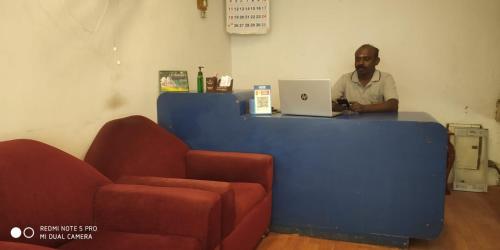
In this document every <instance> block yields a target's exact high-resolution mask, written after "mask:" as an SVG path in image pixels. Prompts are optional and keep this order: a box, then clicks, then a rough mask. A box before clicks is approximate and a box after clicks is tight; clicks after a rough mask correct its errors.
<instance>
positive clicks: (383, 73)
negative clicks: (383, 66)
mask: <svg viewBox="0 0 500 250" xmlns="http://www.w3.org/2000/svg"><path fill="white" fill-rule="evenodd" d="M378 72H380V78H392V75H391V74H390V73H387V72H383V71H380V70H379V71H378Z"/></svg>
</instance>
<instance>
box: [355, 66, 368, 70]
mask: <svg viewBox="0 0 500 250" xmlns="http://www.w3.org/2000/svg"><path fill="white" fill-rule="evenodd" d="M358 69H366V67H364V66H361V65H358V66H356V70H358Z"/></svg>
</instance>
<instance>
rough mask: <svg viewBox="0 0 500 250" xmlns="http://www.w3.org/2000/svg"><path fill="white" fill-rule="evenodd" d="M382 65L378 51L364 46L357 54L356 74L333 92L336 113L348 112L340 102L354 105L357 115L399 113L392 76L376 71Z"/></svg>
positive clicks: (355, 60)
mask: <svg viewBox="0 0 500 250" xmlns="http://www.w3.org/2000/svg"><path fill="white" fill-rule="evenodd" d="M379 62H380V58H379V57H378V49H377V48H376V47H374V46H372V45H370V44H364V45H362V46H361V47H359V49H358V50H356V53H355V55H354V66H355V68H356V70H355V71H354V72H352V73H347V74H344V75H342V76H341V77H340V79H339V80H338V81H337V83H335V85H334V86H333V88H332V99H333V101H332V104H333V110H334V111H342V110H343V109H344V108H343V107H342V106H341V105H340V104H339V103H338V102H339V100H338V99H339V98H345V99H347V100H348V101H349V102H350V108H351V110H352V111H355V112H360V113H364V112H397V111H398V104H399V100H398V93H397V91H396V84H395V82H394V79H393V78H392V76H391V75H390V74H388V73H385V72H380V71H378V70H376V69H375V66H377V65H378V63H379Z"/></svg>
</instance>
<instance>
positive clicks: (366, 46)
mask: <svg viewBox="0 0 500 250" xmlns="http://www.w3.org/2000/svg"><path fill="white" fill-rule="evenodd" d="M362 48H369V49H373V51H375V58H378V48H377V47H375V46H373V45H371V44H368V43H367V44H363V45H361V46H360V47H359V48H358V50H359V49H362Z"/></svg>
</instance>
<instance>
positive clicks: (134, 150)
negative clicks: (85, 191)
mask: <svg viewBox="0 0 500 250" xmlns="http://www.w3.org/2000/svg"><path fill="white" fill-rule="evenodd" d="M188 150H189V147H188V146H187V145H186V144H185V143H184V142H183V141H181V140H180V139H179V138H177V137H176V136H175V135H173V134H172V133H170V132H168V131H166V130H165V129H163V128H161V127H160V126H159V125H158V124H156V123H155V122H153V121H151V120H150V119H148V118H146V117H143V116H139V115H134V116H129V117H125V118H121V119H116V120H112V121H110V122H108V123H106V124H105V125H104V126H103V127H102V128H101V130H100V131H99V132H98V133H97V135H96V137H95V139H94V141H93V142H92V145H91V146H90V148H89V151H88V152H87V155H86V156H85V161H86V162H88V163H90V164H91V165H93V166H94V167H96V168H97V169H98V170H99V171H100V172H101V173H103V174H104V175H105V176H107V177H109V178H110V179H111V180H117V179H118V178H120V177H121V176H127V175H135V176H158V177H171V178H185V177H186V153H187V151H188Z"/></svg>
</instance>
